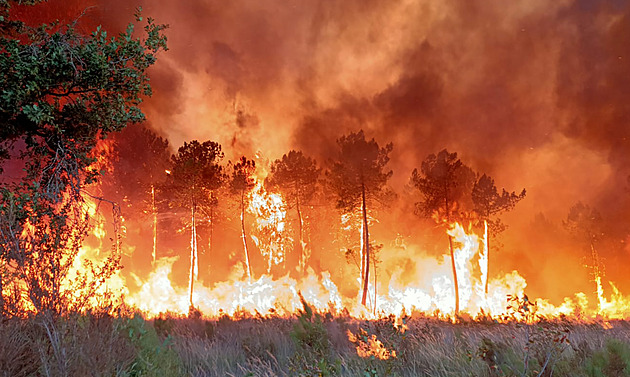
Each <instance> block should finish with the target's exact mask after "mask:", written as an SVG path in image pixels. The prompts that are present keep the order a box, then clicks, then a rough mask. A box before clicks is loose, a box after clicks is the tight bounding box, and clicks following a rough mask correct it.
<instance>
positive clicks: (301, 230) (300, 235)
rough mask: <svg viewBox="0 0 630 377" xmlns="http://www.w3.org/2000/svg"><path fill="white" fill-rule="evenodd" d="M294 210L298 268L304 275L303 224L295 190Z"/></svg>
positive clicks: (298, 199)
mask: <svg viewBox="0 0 630 377" xmlns="http://www.w3.org/2000/svg"><path fill="white" fill-rule="evenodd" d="M295 209H296V210H297V216H298V239H299V241H298V242H299V244H300V246H299V252H300V261H299V267H300V272H301V273H302V274H304V270H305V269H306V258H305V257H304V233H303V226H304V225H303V223H302V211H301V210H300V197H299V193H298V192H297V189H296V193H295Z"/></svg>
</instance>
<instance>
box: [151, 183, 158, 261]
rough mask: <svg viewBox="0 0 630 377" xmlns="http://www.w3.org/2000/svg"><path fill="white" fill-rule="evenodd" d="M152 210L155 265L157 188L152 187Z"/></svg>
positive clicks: (152, 254)
mask: <svg viewBox="0 0 630 377" xmlns="http://www.w3.org/2000/svg"><path fill="white" fill-rule="evenodd" d="M151 210H152V211H153V252H152V253H151V257H152V258H153V263H155V260H156V258H157V208H156V207H155V186H153V185H151Z"/></svg>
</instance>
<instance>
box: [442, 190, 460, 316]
mask: <svg viewBox="0 0 630 377" xmlns="http://www.w3.org/2000/svg"><path fill="white" fill-rule="evenodd" d="M448 199H449V192H448V185H447V183H446V182H445V185H444V208H445V210H446V222H447V224H448V226H449V227H450V226H451V206H450V203H449V200H448ZM448 247H449V250H450V251H451V268H452V269H453V285H454V286H455V315H457V314H459V283H458V282H457V267H456V265H455V250H454V249H453V237H452V236H451V235H450V234H449V236H448Z"/></svg>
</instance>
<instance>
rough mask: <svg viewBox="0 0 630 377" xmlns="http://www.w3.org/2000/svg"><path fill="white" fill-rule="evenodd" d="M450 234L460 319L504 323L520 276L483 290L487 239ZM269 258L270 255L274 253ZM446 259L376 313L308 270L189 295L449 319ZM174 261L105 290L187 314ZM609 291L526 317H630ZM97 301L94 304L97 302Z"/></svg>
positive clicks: (280, 310) (209, 308) (392, 285)
mask: <svg viewBox="0 0 630 377" xmlns="http://www.w3.org/2000/svg"><path fill="white" fill-rule="evenodd" d="M254 195H258V196H255V197H254V198H253V204H252V207H251V209H250V210H257V211H262V210H261V209H260V208H258V209H256V208H257V207H256V206H269V205H270V204H269V203H271V207H270V208H272V209H274V208H275V210H273V211H268V212H269V213H268V215H269V216H266V218H267V219H270V220H268V221H271V222H270V223H269V224H273V225H274V226H278V225H281V227H280V228H278V232H281V231H282V229H283V227H284V221H285V216H286V214H285V213H284V212H283V210H284V209H283V207H282V206H281V205H280V204H281V203H282V199H281V198H279V197H278V198H276V197H273V196H271V195H270V194H267V193H265V192H264V191H262V189H261V190H259V191H258V193H257V194H254ZM274 203H275V204H274ZM278 203H279V204H278ZM276 204H278V205H276ZM274 206H275V207H274ZM97 225H98V224H97ZM264 225H265V224H263V226H264ZM267 225H268V224H267ZM94 234H95V235H96V236H98V237H100V238H103V234H104V229H103V226H102V225H98V226H96V227H95V229H94ZM448 234H449V235H450V236H452V237H453V241H454V243H455V245H456V249H455V253H454V256H455V264H456V268H457V273H458V276H459V292H460V315H464V316H471V317H476V316H479V315H484V316H489V317H492V318H494V319H497V320H502V319H504V318H507V316H508V314H509V313H508V309H507V306H508V305H507V301H506V298H507V297H523V296H524V293H525V288H526V286H527V283H526V281H525V279H524V278H523V277H522V276H521V275H520V274H519V273H518V272H517V271H512V272H511V273H508V274H505V275H504V276H499V277H495V278H491V279H489V280H488V291H487V293H486V291H485V287H484V286H485V281H486V279H488V277H487V271H488V270H487V253H488V250H487V247H486V245H485V243H486V239H487V238H486V237H487V236H486V235H485V234H484V236H483V237H479V236H477V235H476V234H475V233H474V232H473V231H472V230H470V229H468V230H467V229H465V228H464V227H463V226H462V225H461V224H457V223H455V224H452V226H451V228H450V230H449V231H448ZM268 257H269V258H272V256H271V255H269V256H268ZM98 258H99V256H98V252H97V248H94V249H90V248H88V247H84V248H83V249H82V250H81V253H80V254H79V256H78V259H77V261H76V262H75V264H74V268H75V269H77V270H80V269H82V268H83V266H84V265H85V263H88V261H93V260H98ZM273 258H280V254H279V253H278V252H277V251H276V254H275V256H273ZM449 258H450V255H446V254H445V255H444V256H443V258H442V259H435V260H429V259H427V260H426V261H424V263H425V264H427V265H428V268H426V270H428V271H431V273H430V276H419V277H418V279H417V281H416V282H412V283H409V280H408V279H407V280H406V283H404V284H403V283H402V281H403V279H402V276H400V275H399V274H394V275H393V276H392V278H391V279H390V281H389V284H388V287H383V286H379V287H377V288H378V289H377V292H379V293H380V294H379V295H378V297H377V300H376V301H377V308H376V311H372V310H371V308H366V307H363V306H362V305H360V304H357V302H358V300H356V298H352V297H343V296H342V295H341V294H340V293H339V289H338V288H337V285H336V284H335V282H333V281H332V279H331V275H330V274H329V273H328V272H323V273H321V275H317V274H316V273H315V272H314V271H313V270H312V269H310V268H309V269H307V271H306V274H305V275H304V276H303V277H301V278H299V279H294V278H291V277H289V276H284V277H281V278H276V279H274V278H272V276H270V275H263V276H261V277H259V278H258V279H257V280H252V281H249V279H247V278H246V274H245V273H244V271H245V270H244V269H245V267H244V266H243V265H242V264H239V265H237V266H235V268H234V269H233V271H232V273H231V276H230V278H229V279H227V281H224V282H220V283H217V284H214V285H213V286H211V287H207V286H203V284H201V283H200V282H199V283H198V284H197V286H196V288H195V291H194V293H193V302H194V303H195V306H196V307H197V309H198V310H199V311H200V312H201V313H202V315H204V316H206V317H209V318H213V317H214V318H216V317H219V316H222V315H230V316H239V315H279V316H291V315H294V314H295V313H297V312H298V311H299V310H300V309H302V303H301V299H300V294H301V295H302V296H303V297H304V299H305V300H306V302H308V303H309V305H311V306H312V307H313V308H314V309H315V310H318V311H322V312H323V311H331V312H333V313H341V312H342V311H347V313H348V314H350V315H352V316H355V317H357V318H374V317H380V316H389V315H394V316H396V317H398V318H400V317H402V316H404V314H412V313H423V314H425V315H439V316H450V315H452V314H453V312H454V302H455V297H454V287H453V278H452V273H451V270H450V259H449ZM176 260H177V257H171V258H162V259H158V260H157V261H156V263H155V264H154V266H153V270H152V272H151V273H150V274H149V275H148V278H147V279H146V280H142V279H140V278H138V277H136V276H135V275H134V278H135V280H136V281H135V285H137V286H138V289H135V290H133V292H130V290H131V289H130V287H131V286H133V285H134V284H130V283H132V282H127V281H126V280H125V278H124V277H123V276H122V275H121V274H120V273H118V274H116V275H114V276H113V277H112V278H110V279H109V281H108V282H107V284H106V289H107V290H108V291H109V292H114V293H117V294H119V295H122V296H124V301H125V303H126V304H127V305H130V306H132V307H135V308H137V309H138V310H140V311H141V312H143V313H144V314H145V315H146V316H147V317H154V316H157V315H159V314H160V313H165V312H170V313H173V314H177V315H187V314H188V313H189V310H190V302H189V297H188V294H189V292H188V289H187V287H181V286H178V285H176V284H174V282H173V281H172V280H171V272H172V268H173V263H174V262H175V261H176ZM270 263H271V262H270ZM274 263H275V262H274ZM270 265H271V264H270ZM425 267H426V266H425ZM427 282H428V283H427ZM610 286H611V289H612V292H613V294H612V295H611V296H610V298H606V297H605V295H604V288H603V284H602V282H601V279H600V280H598V281H597V287H598V292H597V293H598V305H597V307H598V309H596V310H592V309H590V310H589V303H588V300H587V298H586V295H585V294H583V293H577V294H576V295H575V297H574V298H566V299H565V300H564V302H563V303H562V304H561V305H559V306H554V305H551V304H550V303H548V302H547V301H545V300H536V305H535V306H534V305H532V306H531V310H532V313H531V314H532V315H539V316H545V317H556V316H560V315H566V316H573V315H576V314H577V313H580V315H581V318H589V317H590V318H595V317H597V316H601V317H604V318H610V319H619V318H628V317H630V298H628V297H624V296H623V295H622V294H621V293H620V292H619V290H618V289H617V288H616V287H615V286H614V285H613V284H612V283H611V284H610ZM370 289H371V291H372V292H373V289H374V287H370ZM96 301H98V300H97V299H95V302H96ZM349 336H351V335H350V334H349ZM352 336H354V335H352ZM366 339H367V341H365V342H363V343H362V344H360V345H358V346H357V352H359V353H363V354H365V355H366V357H367V356H375V357H379V358H388V357H395V352H393V351H391V352H390V351H388V350H387V349H385V348H384V347H383V345H382V344H381V343H380V342H379V341H378V340H377V339H376V338H375V337H374V336H372V337H367V338H366ZM351 340H352V339H351ZM355 340H356V336H355Z"/></svg>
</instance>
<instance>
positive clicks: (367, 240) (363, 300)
mask: <svg viewBox="0 0 630 377" xmlns="http://www.w3.org/2000/svg"><path fill="white" fill-rule="evenodd" d="M361 212H362V214H363V239H364V243H363V246H364V248H365V253H364V258H365V262H364V263H363V265H364V268H365V272H364V273H363V295H362V297H361V304H362V305H363V306H365V304H366V302H367V292H368V279H369V277H370V235H369V231H368V221H367V205H366V204H365V185H361Z"/></svg>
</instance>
